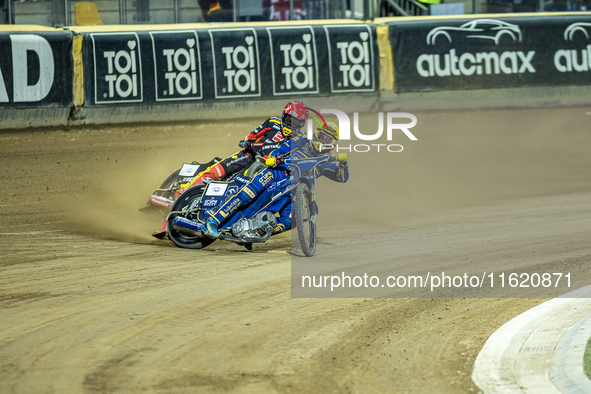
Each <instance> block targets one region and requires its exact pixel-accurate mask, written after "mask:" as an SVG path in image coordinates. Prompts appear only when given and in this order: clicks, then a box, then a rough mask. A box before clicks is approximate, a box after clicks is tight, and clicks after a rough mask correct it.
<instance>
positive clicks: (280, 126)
mask: <svg viewBox="0 0 591 394" xmlns="http://www.w3.org/2000/svg"><path fill="white" fill-rule="evenodd" d="M292 119H293V122H292ZM307 119H308V110H307V109H306V107H305V106H304V104H303V103H301V102H299V101H292V102H290V103H289V104H287V105H286V106H285V108H284V109H283V115H282V118H281V119H279V118H278V117H275V116H273V117H270V118H269V119H267V120H265V121H264V122H263V123H261V125H260V126H259V127H257V128H256V129H254V131H252V132H251V133H250V134H248V135H247V136H246V137H245V138H244V140H242V141H240V142H239V143H238V146H240V147H241V148H242V150H241V151H238V152H236V153H234V154H233V155H232V156H229V157H227V158H225V159H223V160H222V161H220V162H218V163H216V164H214V165H213V166H211V167H208V168H207V169H206V170H205V171H203V172H202V173H200V174H199V175H198V176H196V177H195V178H194V179H193V180H192V181H191V183H189V184H187V185H186V186H184V187H183V188H182V189H181V190H179V194H180V193H182V192H184V191H185V190H187V189H188V188H190V187H192V186H195V185H200V184H203V183H207V182H209V181H219V180H222V179H224V178H225V177H227V176H228V175H230V174H233V173H235V172H237V171H240V170H243V169H245V168H248V167H249V166H250V165H251V164H252V163H254V161H255V158H254V156H253V154H252V153H251V152H252V150H254V151H255V152H256V153H258V154H259V155H261V156H263V157H264V158H265V159H266V158H267V156H268V155H269V153H271V152H272V151H273V150H275V149H276V148H278V147H279V146H281V144H282V143H283V142H285V140H286V139H287V138H288V137H289V134H290V133H291V127H292V126H291V124H292V123H295V124H294V125H293V126H294V127H296V128H299V127H302V126H303V124H304V123H305V122H306V120H307ZM249 148H250V149H249Z"/></svg>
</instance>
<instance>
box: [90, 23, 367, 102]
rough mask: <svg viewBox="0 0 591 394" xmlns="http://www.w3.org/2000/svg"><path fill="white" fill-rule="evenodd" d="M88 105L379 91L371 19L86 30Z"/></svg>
mask: <svg viewBox="0 0 591 394" xmlns="http://www.w3.org/2000/svg"><path fill="white" fill-rule="evenodd" d="M82 34H83V35H84V37H85V38H84V43H83V58H84V63H85V64H84V73H85V105H86V106H89V105H90V106H92V105H108V104H116V105H121V104H127V103H128V104H136V103H143V104H160V103H166V104H171V103H173V102H185V103H186V102H190V101H205V102H211V101H214V100H220V99H221V100H226V99H248V98H256V99H265V98H269V99H271V98H281V97H286V96H307V95H312V96H314V95H321V94H349V95H350V94H352V93H364V92H366V93H367V92H369V93H371V92H376V91H377V86H378V82H379V81H378V80H377V75H378V73H379V64H378V61H377V59H376V58H375V57H374V56H375V54H376V53H377V44H376V30H375V26H374V25H371V24H351V25H326V26H322V25H310V26H282V27H262V26H261V27H258V26H257V27H244V28H228V29H224V28H221V29H194V30H171V31H137V32H114V33H82Z"/></svg>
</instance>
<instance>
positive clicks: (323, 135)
mask: <svg viewBox="0 0 591 394" xmlns="http://www.w3.org/2000/svg"><path fill="white" fill-rule="evenodd" d="M315 139H316V141H318V142H320V143H321V144H323V145H332V146H334V145H336V144H337V143H338V142H339V141H338V140H337V139H336V138H335V137H334V136H332V135H331V134H329V133H327V132H326V131H324V130H319V131H318V132H316V138H315Z"/></svg>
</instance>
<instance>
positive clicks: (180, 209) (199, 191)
mask: <svg viewBox="0 0 591 394" xmlns="http://www.w3.org/2000/svg"><path fill="white" fill-rule="evenodd" d="M204 190H205V185H197V186H194V187H192V188H190V189H188V190H187V191H185V192H184V193H183V194H181V195H180V196H179V198H178V199H177V200H176V201H175V202H174V204H173V205H172V209H171V213H170V214H169V215H168V223H167V226H166V230H167V232H168V238H170V240H171V241H172V242H173V243H174V244H175V245H176V246H178V247H180V248H186V249H203V248H204V247H206V246H207V245H210V244H211V243H213V241H215V240H214V239H212V238H209V237H203V238H201V237H195V236H192V235H190V234H187V233H183V232H181V231H178V230H176V229H175V228H174V226H173V225H172V221H173V220H174V218H175V217H177V216H180V215H189V216H190V215H191V214H190V213H189V212H191V210H193V209H194V208H195V207H196V206H197V205H198V204H199V202H200V201H201V197H202V196H203V191H204ZM188 218H189V219H193V220H194V219H196V217H188Z"/></svg>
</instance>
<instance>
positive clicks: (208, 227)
mask: <svg viewBox="0 0 591 394" xmlns="http://www.w3.org/2000/svg"><path fill="white" fill-rule="evenodd" d="M205 233H206V234H207V235H209V236H211V237H214V238H217V237H219V236H220V231H219V230H218V222H217V220H215V219H214V218H213V217H211V218H209V219H207V221H206V222H205Z"/></svg>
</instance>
